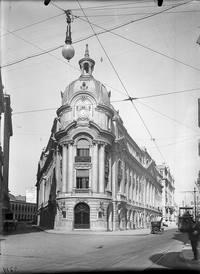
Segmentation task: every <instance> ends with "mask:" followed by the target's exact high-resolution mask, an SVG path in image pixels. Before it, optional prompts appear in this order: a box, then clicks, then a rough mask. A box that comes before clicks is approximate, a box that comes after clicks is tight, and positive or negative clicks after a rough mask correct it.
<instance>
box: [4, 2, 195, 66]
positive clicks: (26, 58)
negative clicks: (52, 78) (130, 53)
mask: <svg viewBox="0 0 200 274" xmlns="http://www.w3.org/2000/svg"><path fill="white" fill-rule="evenodd" d="M189 2H191V0H190V1H187V2H184V3H182V4H179V6H180V5H184V4H187V3H189ZM54 6H55V4H54ZM177 6H178V5H176V6H173V7H170V8H168V9H172V8H175V7H177ZM56 7H57V5H56ZM59 9H61V10H62V11H64V9H62V8H60V7H59ZM168 9H165V10H163V11H162V12H164V11H166V10H168ZM159 13H161V12H159ZM157 14H158V13H154V15H157ZM73 16H74V17H75V18H79V19H80V20H83V21H86V20H85V19H83V18H80V17H79V16H75V15H73ZM152 16H153V15H152ZM148 17H149V16H148ZM146 18H147V17H142V18H140V19H136V20H131V21H129V22H126V23H123V24H121V25H118V26H115V27H113V28H110V29H105V28H103V27H101V26H99V25H97V24H94V23H91V24H92V25H94V26H96V27H98V28H100V29H103V31H101V32H98V33H96V35H101V34H104V33H106V32H109V33H111V34H113V35H116V36H118V37H121V38H122V39H125V40H127V41H129V42H132V43H134V44H136V45H138V46H140V47H143V48H145V49H147V50H150V51H152V52H154V53H156V54H159V55H161V56H164V57H166V58H168V59H171V60H172V61H176V62H178V63H180V64H183V65H185V66H187V67H190V68H192V69H195V70H197V71H200V69H199V68H196V67H194V66H191V65H189V64H187V63H185V62H182V61H181V60H178V59H176V58H174V57H171V56H168V55H166V54H165V53H162V52H159V51H157V50H154V49H152V48H150V47H147V46H145V45H143V44H141V43H138V42H137V41H134V40H132V39H130V38H127V37H124V36H122V35H120V34H117V33H115V32H112V31H113V30H116V29H119V28H121V27H124V26H126V25H128V24H131V23H134V22H137V21H139V20H144V19H146ZM94 36H95V35H94V34H91V35H89V36H87V37H84V38H82V39H79V40H77V41H74V42H73V44H76V43H79V42H82V41H85V40H87V39H89V38H92V37H94ZM61 47H63V45H61V46H57V47H55V48H53V49H49V50H46V51H43V52H40V53H36V54H34V55H31V56H27V57H24V58H22V59H20V60H16V61H14V62H11V63H8V64H5V65H2V66H1V68H5V67H8V66H12V65H15V64H18V63H20V62H23V61H25V60H28V59H30V58H34V57H38V56H41V55H43V54H47V53H49V52H52V51H55V50H57V49H59V48H61Z"/></svg>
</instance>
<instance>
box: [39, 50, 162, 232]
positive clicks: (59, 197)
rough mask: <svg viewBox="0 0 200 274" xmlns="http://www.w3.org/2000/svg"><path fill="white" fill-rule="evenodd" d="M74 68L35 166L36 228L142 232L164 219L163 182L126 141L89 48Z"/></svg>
mask: <svg viewBox="0 0 200 274" xmlns="http://www.w3.org/2000/svg"><path fill="white" fill-rule="evenodd" d="M79 65H80V69H81V75H80V77H79V78H78V79H77V80H75V81H73V82H72V83H70V84H69V85H68V86H67V88H66V90H65V92H64V93H62V106H61V107H60V108H59V109H58V110H57V118H55V120H54V123H53V126H52V130H51V135H50V138H49V142H48V144H47V147H46V148H44V149H43V151H42V153H41V156H40V160H39V163H38V172H37V183H36V186H37V207H38V225H42V226H46V227H50V228H54V229H58V230H64V231H67V230H74V229H91V230H104V231H107V230H119V229H120V230H125V229H134V228H144V227H147V226H149V225H150V222H151V221H152V220H157V219H159V218H161V215H162V176H161V174H160V172H159V170H158V169H157V166H156V163H155V161H154V160H153V159H152V158H151V156H150V155H149V154H148V152H147V150H146V149H143V148H141V147H139V146H138V145H137V143H136V142H135V141H134V140H133V139H132V138H131V136H130V135H129V134H128V132H127V130H126V128H125V127H124V125H123V121H122V119H121V117H120V115H119V112H118V111H116V110H115V109H114V107H113V106H112V105H111V103H110V97H111V93H110V92H108V91H107V89H106V87H105V86H104V85H103V84H102V83H101V82H99V81H98V80H96V79H95V78H94V77H93V75H92V73H93V69H94V65H95V61H94V60H93V59H91V58H90V56H89V51H88V48H87V46H86V51H85V55H84V57H83V58H82V59H81V60H80V61H79ZM133 126H134V121H133Z"/></svg>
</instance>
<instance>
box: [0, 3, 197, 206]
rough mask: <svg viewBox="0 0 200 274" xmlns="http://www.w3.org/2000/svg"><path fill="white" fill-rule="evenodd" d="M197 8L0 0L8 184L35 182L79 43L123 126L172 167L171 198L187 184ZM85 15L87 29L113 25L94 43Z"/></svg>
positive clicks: (193, 171) (193, 153)
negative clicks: (8, 114) (8, 110)
mask: <svg viewBox="0 0 200 274" xmlns="http://www.w3.org/2000/svg"><path fill="white" fill-rule="evenodd" d="M68 9H70V10H71V11H72V15H73V22H72V24H71V28H72V43H73V47H74V49H75V56H74V57H73V58H72V59H71V60H70V61H69V62H68V61H67V60H65V59H64V58H63V57H62V54H61V50H62V46H63V45H64V41H65V32H66V16H65V13H64V10H68ZM83 12H84V13H85V15H86V16H87V18H85V17H84V13H83ZM199 14H200V1H189V0H185V1H182V0H180V1H178V0H177V1H173V0H171V1H170V0H164V3H163V6H162V7H158V6H157V4H156V2H155V1H154V0H144V1H142V0H141V1H137V0H135V1H134V0H132V1H128V0H127V1H119V0H118V1H114V0H112V1H109V0H108V1H97V0H96V1H95V0H93V1H92V0H90V1H83V0H82V1H80V0H79V1H77V0H76V1H69V0H68V1H66V0H62V1H58V0H54V1H53V0H52V1H51V3H50V4H49V5H48V6H45V5H44V3H43V1H42V0H41V1H40V0H38V1H20V0H19V1H11V0H10V1H9V0H7V1H6V0H5V1H1V34H0V35H1V49H2V50H1V72H2V79H3V85H4V92H5V93H7V94H9V95H10V96H11V107H12V110H13V112H12V123H13V136H12V137H11V140H10V171H9V190H10V192H11V193H12V194H14V195H19V194H20V195H25V192H26V189H30V188H31V187H33V186H34V185H35V183H36V174H37V165H38V160H39V158H40V154H41V152H42V149H43V148H44V147H45V146H46V145H47V142H48V139H49V136H50V131H51V127H52V124H53V119H54V118H55V117H56V109H58V108H59V107H60V106H61V91H64V90H65V88H66V86H67V85H68V84H69V83H70V82H71V81H73V80H75V79H77V78H78V77H79V75H80V70H79V65H78V61H79V60H80V59H81V58H82V57H83V56H84V51H85V45H86V44H88V46H89V53H90V57H91V58H92V59H94V60H95V62H96V64H95V68H94V72H93V76H94V77H95V78H96V79H97V80H99V81H101V82H102V83H104V84H105V85H106V87H107V89H108V91H111V102H112V105H113V106H114V108H115V109H116V110H119V113H120V116H121V118H122V120H123V122H124V125H125V127H126V128H127V130H128V132H129V134H130V135H131V136H132V138H133V139H134V140H135V141H136V143H137V144H138V145H139V146H141V147H146V148H147V151H148V152H149V154H150V155H151V157H152V158H153V159H154V160H155V162H156V164H162V163H164V162H165V164H166V165H167V166H168V167H169V168H170V171H171V174H172V175H173V177H174V179H175V188H176V199H177V202H178V200H180V199H181V198H180V196H181V193H182V191H192V190H193V188H194V186H195V181H196V180H197V176H198V171H199V170H200V157H199V156H198V139H200V128H199V127H198V121H197V117H198V115H197V113H198V109H197V99H198V98H199V97H200V77H199V76H200V46H199V45H198V44H197V43H196V41H197V39H198V37H199V35H200V16H199ZM89 22H90V23H91V24H93V30H94V32H95V33H99V32H102V30H105V29H112V28H115V27H118V28H116V29H115V30H113V31H112V33H111V32H104V33H101V34H99V35H98V38H99V41H98V39H97V38H96V37H95V36H94V35H93V34H94V32H93V30H92V28H91V26H90V24H89ZM94 24H95V25H94ZM113 33H114V34H113ZM46 51H48V52H47V53H46ZM127 94H128V95H129V96H131V97H137V98H138V99H137V100H134V101H133V103H134V105H135V107H136V109H137V111H136V109H135V107H133V105H132V104H131V102H130V101H122V100H123V99H126V98H127ZM155 95H157V96H155ZM116 101H118V102H116Z"/></svg>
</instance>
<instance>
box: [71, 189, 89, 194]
mask: <svg viewBox="0 0 200 274" xmlns="http://www.w3.org/2000/svg"><path fill="white" fill-rule="evenodd" d="M74 192H75V193H83V194H84V193H91V189H90V188H75V189H74Z"/></svg>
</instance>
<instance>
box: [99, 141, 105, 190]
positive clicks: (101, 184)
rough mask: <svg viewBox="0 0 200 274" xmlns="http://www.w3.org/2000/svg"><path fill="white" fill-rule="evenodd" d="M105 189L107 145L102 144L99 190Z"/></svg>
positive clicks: (100, 150)
mask: <svg viewBox="0 0 200 274" xmlns="http://www.w3.org/2000/svg"><path fill="white" fill-rule="evenodd" d="M104 190H105V145H104V144H101V145H100V149H99V192H100V193H104Z"/></svg>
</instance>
